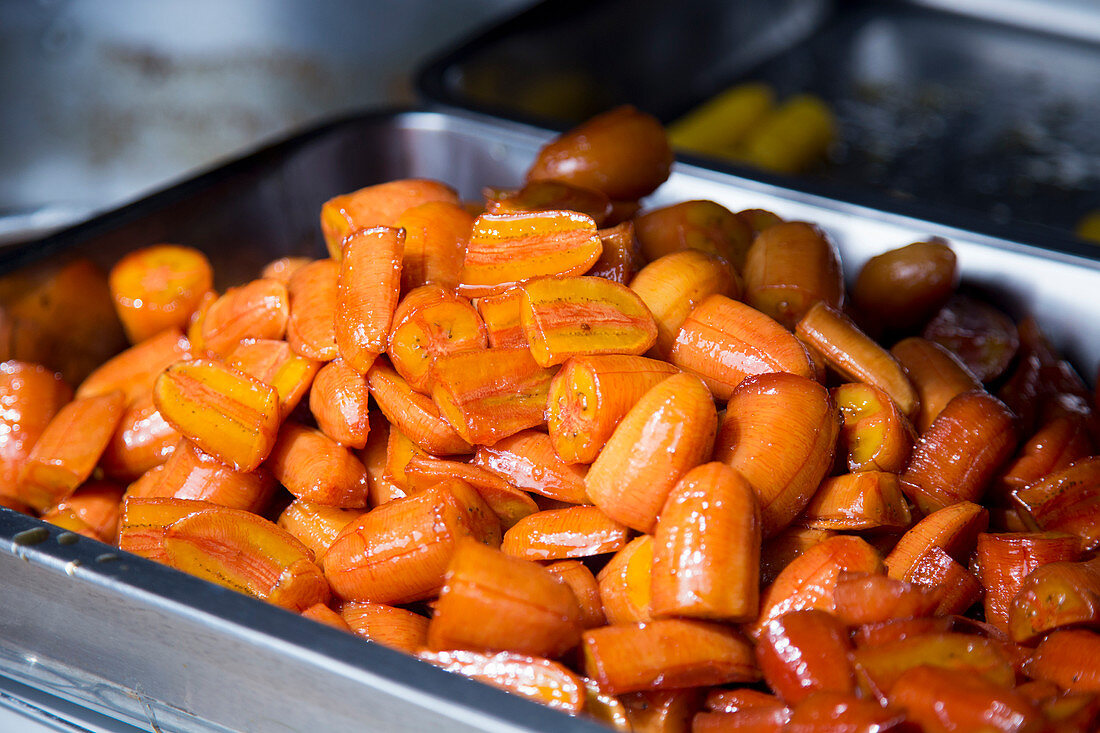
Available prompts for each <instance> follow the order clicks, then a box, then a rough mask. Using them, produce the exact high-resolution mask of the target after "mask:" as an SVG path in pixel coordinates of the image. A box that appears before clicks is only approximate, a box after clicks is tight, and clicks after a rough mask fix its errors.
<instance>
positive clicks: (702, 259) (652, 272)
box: [630, 249, 739, 359]
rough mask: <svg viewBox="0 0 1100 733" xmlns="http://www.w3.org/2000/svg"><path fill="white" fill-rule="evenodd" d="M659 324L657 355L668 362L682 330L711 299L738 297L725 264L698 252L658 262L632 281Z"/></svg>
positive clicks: (687, 252) (733, 281)
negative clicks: (719, 296) (696, 307)
mask: <svg viewBox="0 0 1100 733" xmlns="http://www.w3.org/2000/svg"><path fill="white" fill-rule="evenodd" d="M630 289H631V290H633V291H634V292H635V293H637V294H638V297H639V298H641V299H642V302H643V303H645V305H646V307H647V308H649V311H650V313H652V314H653V318H654V320H655V321H656V324H657V341H656V343H655V344H654V346H653V353H654V354H655V355H656V356H659V357H661V358H662V359H665V358H668V355H669V352H671V351H672V346H673V344H674V343H675V341H676V334H677V333H679V332H680V326H682V325H684V321H685V320H687V317H688V315H689V314H690V313H691V311H692V310H694V309H695V306H697V305H699V303H701V302H703V301H704V300H706V299H707V298H708V297H710V296H711V295H725V296H732V297H736V296H737V294H738V293H737V290H738V289H739V286H738V284H737V280H736V279H735V278H734V276H733V274H732V273H731V272H730V268H729V266H728V265H727V264H726V263H725V261H723V260H721V259H719V258H717V257H715V256H713V255H708V254H706V253H704V252H699V251H697V250H693V249H692V250H684V251H682V252H673V253H672V254H668V255H665V256H664V257H661V258H659V259H656V260H654V261H653V262H651V263H649V264H648V265H646V266H645V267H643V268H642V271H641V272H639V273H638V274H637V275H636V276H635V277H634V279H633V280H631V281H630Z"/></svg>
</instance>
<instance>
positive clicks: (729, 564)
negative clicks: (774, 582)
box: [651, 463, 760, 622]
mask: <svg viewBox="0 0 1100 733" xmlns="http://www.w3.org/2000/svg"><path fill="white" fill-rule="evenodd" d="M653 541H654V552H653V570H652V579H651V584H652V586H651V587H652V594H653V601H652V609H653V614H654V615H656V616H689V617H693V618H703V619H708V618H709V619H715V620H727V621H734V622H738V621H749V620H751V619H752V618H754V617H755V616H756V613H757V611H758V610H759V605H758V604H759V585H760V509H759V507H758V506H757V504H756V495H755V494H754V493H753V490H752V487H751V486H749V484H748V482H747V481H745V479H744V478H742V477H741V475H740V474H738V473H736V472H734V471H733V470H732V469H730V468H729V467H728V466H726V465H724V464H722V463H705V464H703V465H702V466H698V467H696V468H693V469H692V470H690V471H688V472H687V473H686V474H684V476H683V478H681V479H680V481H679V483H677V484H676V486H675V487H674V488H673V489H672V491H671V492H670V493H669V495H668V499H667V500H666V501H665V505H664V507H663V508H662V509H661V514H660V515H659V517H658V519H657V529H656V532H655V534H654V538H653Z"/></svg>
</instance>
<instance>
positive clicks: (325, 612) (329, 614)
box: [302, 603, 351, 632]
mask: <svg viewBox="0 0 1100 733" xmlns="http://www.w3.org/2000/svg"><path fill="white" fill-rule="evenodd" d="M302 615H303V616H305V617H306V618H308V619H312V620H314V621H316V622H317V623H320V624H324V625H325V626H331V627H332V628H334V629H339V630H340V631H349V632H350V631H351V628H350V627H348V625H347V623H346V622H345V621H344V619H342V618H340V614H338V613H336V611H333V610H332V609H331V608H329V607H328V606H326V605H325V604H323V603H314V604H313V605H312V606H310V607H309V608H307V609H306V610H304V611H302Z"/></svg>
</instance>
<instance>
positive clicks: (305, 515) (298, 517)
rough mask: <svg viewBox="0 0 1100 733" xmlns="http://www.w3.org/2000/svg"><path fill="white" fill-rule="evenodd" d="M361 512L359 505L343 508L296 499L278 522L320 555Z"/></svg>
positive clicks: (316, 554)
mask: <svg viewBox="0 0 1100 733" xmlns="http://www.w3.org/2000/svg"><path fill="white" fill-rule="evenodd" d="M362 514H363V511H362V510H360V509H341V508H339V507H334V506H328V505H325V504H317V503H314V502H310V501H303V500H302V499H295V500H294V501H292V502H290V504H289V505H288V506H287V508H286V509H284V510H283V513H282V514H280V515H279V521H278V522H277V524H278V525H279V526H280V527H282V528H283V529H285V530H286V531H287V532H290V533H291V534H292V535H294V537H295V539H297V540H298V541H299V542H301V543H302V544H303V545H305V546H306V547H308V548H309V549H310V551H311V552H312V553H313V556H314V557H318V558H319V557H321V556H322V555H324V554H325V550H327V549H328V548H329V546H330V545H331V544H332V543H333V542H334V541H335V540H336V538H337V537H338V536H339V535H340V532H341V531H343V529H344V527H347V526H348V525H349V524H351V523H352V522H354V521H355V520H356V519H358V518H359V517H360V516H362Z"/></svg>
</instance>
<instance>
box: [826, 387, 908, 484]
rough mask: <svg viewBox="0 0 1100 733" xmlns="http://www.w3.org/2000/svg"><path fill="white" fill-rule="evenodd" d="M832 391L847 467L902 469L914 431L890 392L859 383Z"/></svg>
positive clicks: (849, 468)
mask: <svg viewBox="0 0 1100 733" xmlns="http://www.w3.org/2000/svg"><path fill="white" fill-rule="evenodd" d="M831 394H832V396H833V400H834V401H835V402H836V405H837V407H838V408H839V409H840V415H841V419H842V420H843V424H842V425H841V428H840V446H842V447H844V448H845V449H846V450H845V453H846V454H847V456H846V458H847V464H848V470H849V471H852V472H853V473H854V472H857V471H888V472H890V473H900V472H901V471H903V470H905V465H906V464H907V463H908V462H909V454H910V453H911V452H912V449H913V442H914V441H915V440H916V433H915V432H914V431H913V426H912V424H910V422H909V421H908V420H907V419H906V418H905V416H904V415H902V414H901V412H900V411H899V410H898V407H897V404H896V403H895V402H894V401H893V400H892V399H890V397H889V395H887V394H886V393H885V392H883V391H882V390H880V389H878V388H877V387H872V386H871V385H869V384H863V383H860V382H850V383H848V384H842V385H840V386H839V387H834V388H833V389H832V390H831Z"/></svg>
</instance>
